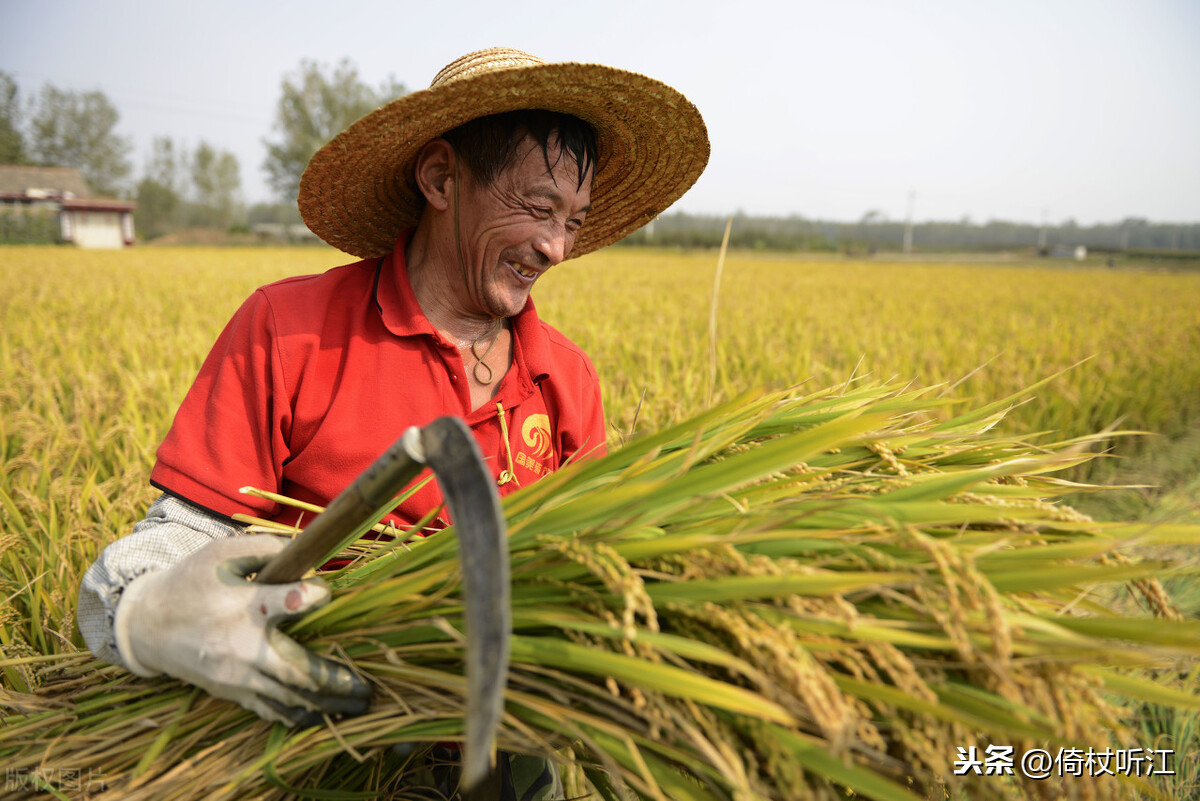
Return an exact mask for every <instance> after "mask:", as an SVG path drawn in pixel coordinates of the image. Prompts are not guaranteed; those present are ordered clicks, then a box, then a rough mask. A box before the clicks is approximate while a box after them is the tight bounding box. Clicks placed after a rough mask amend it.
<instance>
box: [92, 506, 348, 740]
mask: <svg viewBox="0 0 1200 801" xmlns="http://www.w3.org/2000/svg"><path fill="white" fill-rule="evenodd" d="M239 534H240V529H239V527H237V526H233V525H230V524H229V523H227V522H225V520H224V519H222V518H220V517H217V516H215V515H212V514H209V513H207V512H204V511H203V510H199V509H197V508H196V507H193V506H191V505H190V504H188V503H185V502H184V501H181V500H179V499H177V498H174V497H172V496H170V495H163V496H162V497H160V498H159V499H158V501H156V502H155V503H154V505H153V506H152V507H151V509H150V512H149V513H148V514H147V516H146V519H145V520H143V521H142V522H141V523H139V524H138V525H137V526H135V527H134V531H133V533H131V534H130V535H129V536H127V537H125V538H123V539H121V540H118V541H117V542H114V543H113V544H112V545H109V546H108V548H106V549H105V550H104V552H103V553H102V554H101V555H100V558H99V559H98V560H97V561H96V563H95V564H94V565H92V567H91V568H90V569H89V570H88V572H87V573H86V574H85V576H84V580H83V584H82V586H81V588H80V598H79V611H78V618H79V628H80V631H81V632H82V633H83V636H84V639H85V640H86V641H87V644H88V647H89V648H91V649H92V651H93V653H95V654H96V655H97V656H100V657H101V658H103V659H105V660H107V661H109V662H111V663H113V664H117V665H121V666H122V667H125V668H126V669H128V670H129V671H131V672H133V673H136V674H138V675H139V676H146V677H154V676H161V675H163V674H166V675H168V676H172V677H174V678H177V679H182V680H184V681H186V682H189V683H191V684H195V685H196V686H198V687H201V688H203V689H204V690H206V691H208V693H209V694H211V695H214V696H217V697H219V698H227V699H229V700H231V701H236V702H237V703H238V704H240V705H242V706H243V707H245V708H246V709H249V710H251V711H253V712H255V713H256V714H258V715H259V716H260V717H262V718H264V719H266V720H273V721H280V722H284V723H288V724H291V725H303V726H311V725H316V724H319V723H320V722H321V720H322V716H323V715H340V714H352V715H353V714H361V713H362V712H365V711H366V709H367V706H368V704H369V701H370V697H371V688H370V686H369V685H367V684H366V683H364V682H363V681H362V680H361V679H360V678H359V677H358V676H357V675H356V674H355V673H354V672H353V671H352V670H351V669H349V668H347V667H345V666H343V665H340V664H337V663H335V662H332V661H330V660H328V659H323V658H321V657H319V656H317V655H316V654H313V653H311V652H310V651H308V650H307V649H305V648H304V647H302V646H301V645H299V644H298V643H296V642H295V641H293V640H291V639H290V638H288V637H286V636H284V635H282V634H281V633H280V632H279V631H278V625H279V624H280V623H282V622H284V621H287V620H292V619H294V618H297V617H300V616H302V615H304V614H305V613H307V612H309V611H311V610H313V609H316V608H317V607H319V606H321V605H323V604H325V603H326V602H328V600H329V598H330V593H329V588H328V586H327V585H326V584H325V582H323V581H322V580H321V579H319V578H310V579H305V580H303V581H296V582H290V583H286V584H276V585H266V584H255V583H251V582H250V581H249V580H248V578H249V576H251V575H253V574H254V573H256V572H258V571H259V570H261V569H262V568H263V567H264V566H265V565H266V564H267V562H268V561H269V560H270V559H271V557H272V556H274V555H275V554H277V553H279V551H281V550H282V549H283V547H284V544H285V543H286V542H287V540H286V538H281V537H272V536H268V535H252V536H251V535H244V536H237V535H239Z"/></svg>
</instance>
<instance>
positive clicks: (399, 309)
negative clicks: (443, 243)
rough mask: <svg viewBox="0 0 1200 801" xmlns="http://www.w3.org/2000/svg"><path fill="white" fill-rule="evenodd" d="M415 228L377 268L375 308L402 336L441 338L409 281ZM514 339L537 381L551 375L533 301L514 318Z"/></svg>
mask: <svg viewBox="0 0 1200 801" xmlns="http://www.w3.org/2000/svg"><path fill="white" fill-rule="evenodd" d="M413 230H414V229H412V228H409V229H407V230H405V231H404V232H402V233H401V234H400V236H399V237H398V238H397V239H396V246H395V247H394V248H393V249H392V252H391V253H390V254H388V255H387V256H384V257H383V258H382V259H381V260H380V262H379V264H378V265H377V266H376V268H375V306H376V308H377V309H379V315H380V317H381V318H382V319H383V324H384V327H386V328H387V330H388V331H391V332H392V333H393V334H395V335H396V336H398V337H410V336H421V335H425V336H430V337H433V338H435V339H436V338H438V334H437V331H436V329H434V327H433V323H431V322H429V319H428V318H427V317H426V316H425V312H423V311H422V310H421V305H420V304H419V303H417V296H416V294H415V293H414V292H413V288H412V282H411V281H410V280H409V279H408V265H407V264H406V263H405V260H404V250H405V247H406V246H407V245H408V240H409V237H410V236H411V235H412V232H413ZM512 330H513V336H514V337H515V338H516V340H517V342H516V346H515V348H514V358H515V357H516V356H517V354H518V353H519V354H520V357H521V358H522V359H523V360H524V362H525V368H526V369H527V370H528V371H529V376H530V377H531V378H532V379H533V380H534V381H540V380H542V379H543V378H546V377H547V376H549V375H550V340H549V337H547V336H546V331H545V329H544V328H543V327H542V324H541V321H540V320H539V319H538V315H537V309H536V308H534V305H533V298H530V299H529V300H528V301H526V303H525V308H524V309H522V310H521V311H520V312H519V313H518V314H517V315H516V316H515V317H513V318H512Z"/></svg>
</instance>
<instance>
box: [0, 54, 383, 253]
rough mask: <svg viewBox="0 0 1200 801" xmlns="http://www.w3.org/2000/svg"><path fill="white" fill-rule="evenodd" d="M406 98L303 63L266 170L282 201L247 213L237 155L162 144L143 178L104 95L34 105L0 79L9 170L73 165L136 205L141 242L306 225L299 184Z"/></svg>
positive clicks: (0, 136) (96, 185) (287, 92)
mask: <svg viewBox="0 0 1200 801" xmlns="http://www.w3.org/2000/svg"><path fill="white" fill-rule="evenodd" d="M404 93H405V88H404V86H403V85H402V84H400V83H397V82H396V81H395V80H394V79H393V78H389V79H388V80H387V81H386V82H384V83H383V84H382V85H381V86H379V87H377V88H376V87H371V86H369V85H368V84H367V83H366V82H364V81H363V80H362V79H361V78H360V77H359V74H358V70H357V69H356V68H355V67H354V65H353V64H352V63H351V62H350V61H348V60H343V61H342V62H340V63H339V64H336V65H333V66H331V67H330V66H325V65H322V64H319V63H317V62H314V61H307V60H306V61H303V62H301V65H300V67H299V69H298V70H297V71H296V72H294V73H289V74H288V75H285V76H284V78H283V82H282V87H281V92H280V98H279V102H278V105H277V107H276V113H275V123H274V126H273V131H274V134H275V135H274V137H273V138H270V139H265V140H264V144H265V145H266V148H267V156H266V158H265V159H264V161H263V163H262V165H261V167H262V169H263V171H264V172H265V173H266V175H267V179H268V183H269V185H270V186H271V188H272V189H273V190H274V191H275V192H276V194H277V196H278V199H279V202H277V203H260V204H256V205H254V206H251V207H249V208H247V207H246V206H245V204H244V202H243V199H242V193H241V184H242V182H241V165H240V164H239V163H238V159H237V157H236V156H234V154H233V153H231V152H229V151H227V150H223V149H220V148H219V147H217V146H215V145H213V144H211V143H209V142H206V141H203V140H201V141H200V142H199V143H198V144H196V145H195V146H194V147H188V146H187V144H186V143H185V142H182V141H179V140H176V139H173V138H171V137H168V136H160V137H155V139H154V140H153V142H152V143H151V148H150V154H149V156H148V157H147V158H146V162H145V164H144V165H143V166H142V169H141V170H140V172H139V173H138V177H136V179H135V177H134V176H135V171H134V167H133V163H132V161H131V158H130V154H131V153H132V152H133V143H132V140H131V139H130V138H129V137H128V136H125V135H122V134H121V133H119V132H118V130H117V123H118V121H119V119H120V115H119V114H118V112H117V109H116V107H115V106H114V105H113V103H112V101H110V100H109V99H108V97H107V96H106V95H105V94H104V93H103V92H100V91H90V92H77V91H72V90H67V89H60V88H59V87H56V86H54V85H52V84H45V85H43V86H42V87H41V89H40V90H39V91H38V92H37V93H36V94H34V95H33V96H32V97H31V98H30V99H29V100H28V101H23V100H22V96H21V91H20V87H19V86H18V84H17V82H16V81H15V79H14V78H13V77H12V76H11V75H10V74H8V73H5V72H0V164H18V165H36V166H53V167H74V168H76V169H78V170H79V171H80V173H82V175H83V177H84V179H85V180H86V181H87V183H88V186H89V187H90V188H91V190H92V193H93V194H94V195H97V196H101V197H116V198H126V199H132V200H136V201H137V204H138V206H137V211H136V212H135V221H136V225H137V230H138V234H139V235H140V236H142V237H144V238H147V239H154V238H157V237H160V236H163V235H164V234H169V233H172V232H174V231H178V230H181V229H185V228H216V229H220V230H224V231H230V230H234V231H236V230H239V229H246V228H247V227H248V226H249V225H252V224H254V223H259V222H268V223H284V224H286V223H292V222H299V220H300V216H299V212H298V211H297V210H296V203H295V199H296V194H297V191H298V188H299V185H300V176H301V175H302V174H303V172H304V168H305V166H306V165H307V164H308V160H309V158H311V156H312V154H313V153H315V152H316V150H317V148H319V147H320V146H321V145H323V144H325V142H327V141H329V139H331V138H332V137H333V136H334V135H335V134H337V133H338V132H340V131H341V130H342V129H344V128H345V127H346V126H347V125H349V124H350V123H352V122H354V121H355V120H357V119H358V118H359V117H361V116H363V115H364V114H366V113H367V112H369V111H372V110H373V109H375V108H378V107H379V106H381V105H383V104H384V103H386V102H388V101H389V100H392V99H393V98H396V97H399V96H400V95H402V94H404Z"/></svg>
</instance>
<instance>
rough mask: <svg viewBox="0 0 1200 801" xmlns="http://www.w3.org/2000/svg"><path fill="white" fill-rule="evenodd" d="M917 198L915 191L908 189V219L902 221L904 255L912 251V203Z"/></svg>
mask: <svg viewBox="0 0 1200 801" xmlns="http://www.w3.org/2000/svg"><path fill="white" fill-rule="evenodd" d="M916 200H917V191H916V190H915V189H910V190H909V191H908V220H907V221H906V222H905V223H904V255H905V256H907V255H909V254H911V253H912V226H913V204H914V203H915V202H916Z"/></svg>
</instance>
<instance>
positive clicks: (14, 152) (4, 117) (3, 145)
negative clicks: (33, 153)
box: [0, 72, 25, 164]
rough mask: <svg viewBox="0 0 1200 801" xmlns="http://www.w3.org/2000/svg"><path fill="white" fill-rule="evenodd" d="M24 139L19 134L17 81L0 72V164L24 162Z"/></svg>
mask: <svg viewBox="0 0 1200 801" xmlns="http://www.w3.org/2000/svg"><path fill="white" fill-rule="evenodd" d="M24 163H25V139H24V137H22V136H21V101H20V95H19V93H18V90H17V82H16V81H14V80H13V77H12V76H11V75H9V74H8V73H7V72H0V164H24Z"/></svg>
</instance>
